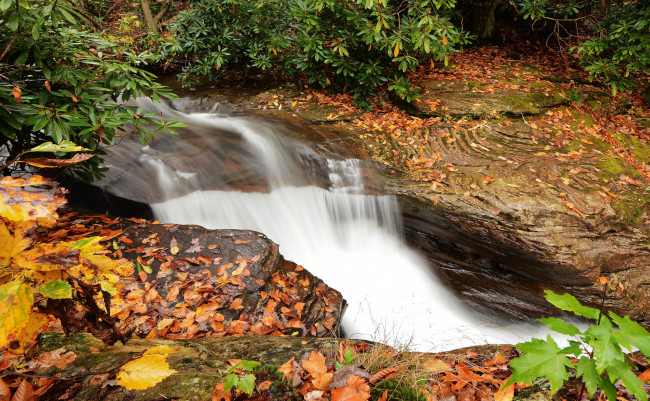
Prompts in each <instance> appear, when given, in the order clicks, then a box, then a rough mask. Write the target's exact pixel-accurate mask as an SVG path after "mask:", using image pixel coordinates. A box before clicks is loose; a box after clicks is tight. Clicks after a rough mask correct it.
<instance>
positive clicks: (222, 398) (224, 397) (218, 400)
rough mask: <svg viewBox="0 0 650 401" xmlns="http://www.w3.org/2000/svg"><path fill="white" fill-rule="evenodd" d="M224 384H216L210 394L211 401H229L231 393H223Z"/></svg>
mask: <svg viewBox="0 0 650 401" xmlns="http://www.w3.org/2000/svg"><path fill="white" fill-rule="evenodd" d="M225 387H226V383H221V384H217V386H216V387H215V388H214V392H213V393H212V401H230V399H231V392H230V390H228V391H224V388H225Z"/></svg>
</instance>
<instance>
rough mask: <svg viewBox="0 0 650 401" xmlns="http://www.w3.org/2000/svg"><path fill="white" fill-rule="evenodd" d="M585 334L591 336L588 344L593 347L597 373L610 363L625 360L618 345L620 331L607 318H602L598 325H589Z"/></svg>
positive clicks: (601, 371)
mask: <svg viewBox="0 0 650 401" xmlns="http://www.w3.org/2000/svg"><path fill="white" fill-rule="evenodd" d="M585 335H588V336H589V337H590V338H591V340H590V341H589V345H591V346H592V347H593V349H594V350H593V356H594V359H595V360H596V371H597V372H598V374H601V373H603V371H605V370H606V369H607V368H608V367H609V366H610V365H613V364H615V363H617V362H621V363H624V362H625V356H624V355H623V351H622V350H621V346H620V345H619V340H620V337H621V336H620V332H618V330H616V329H614V327H613V326H612V323H611V322H610V321H609V319H607V318H603V319H602V320H601V322H600V324H599V325H597V326H591V327H590V328H589V329H588V330H587V331H586V332H585Z"/></svg>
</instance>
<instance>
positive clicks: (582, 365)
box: [576, 356, 600, 397]
mask: <svg viewBox="0 0 650 401" xmlns="http://www.w3.org/2000/svg"><path fill="white" fill-rule="evenodd" d="M576 371H577V376H578V377H582V381H583V382H584V383H585V387H587V391H588V392H589V397H593V396H594V394H595V393H596V390H597V389H598V382H599V380H600V375H599V374H598V372H597V371H596V363H595V362H594V360H593V359H591V358H588V357H586V356H583V357H582V358H580V361H578V364H577V365H576Z"/></svg>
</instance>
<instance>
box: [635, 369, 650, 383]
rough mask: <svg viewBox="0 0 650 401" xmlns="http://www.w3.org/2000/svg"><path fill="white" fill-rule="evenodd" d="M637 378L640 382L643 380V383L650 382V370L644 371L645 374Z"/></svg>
mask: <svg viewBox="0 0 650 401" xmlns="http://www.w3.org/2000/svg"><path fill="white" fill-rule="evenodd" d="M637 377H638V378H639V380H641V381H642V382H644V383H645V382H647V381H648V380H650V369H646V370H644V371H643V373H641V374H640V375H638V376H637Z"/></svg>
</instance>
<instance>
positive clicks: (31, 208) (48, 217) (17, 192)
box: [0, 176, 66, 227]
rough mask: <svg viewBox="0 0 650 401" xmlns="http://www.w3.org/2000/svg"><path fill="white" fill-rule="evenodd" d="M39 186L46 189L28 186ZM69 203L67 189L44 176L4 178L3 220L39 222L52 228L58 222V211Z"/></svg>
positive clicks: (1, 186) (0, 203)
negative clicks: (65, 195)
mask: <svg viewBox="0 0 650 401" xmlns="http://www.w3.org/2000/svg"><path fill="white" fill-rule="evenodd" d="M36 185H39V186H45V187H49V188H46V189H43V188H42V187H39V188H32V189H30V190H25V189H24V187H34V186H36ZM65 202H66V200H65V197H64V196H63V190H62V189H60V188H57V184H56V182H54V181H51V180H48V179H45V178H43V177H41V176H31V177H30V178H29V179H28V180H25V179H24V178H13V177H2V178H0V217H4V218H6V219H7V220H10V221H17V222H19V221H36V222H38V223H39V224H40V225H41V226H44V227H52V226H53V225H54V223H55V222H56V219H57V215H56V213H54V212H55V211H56V209H58V208H59V207H60V206H62V205H64V204H65Z"/></svg>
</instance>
